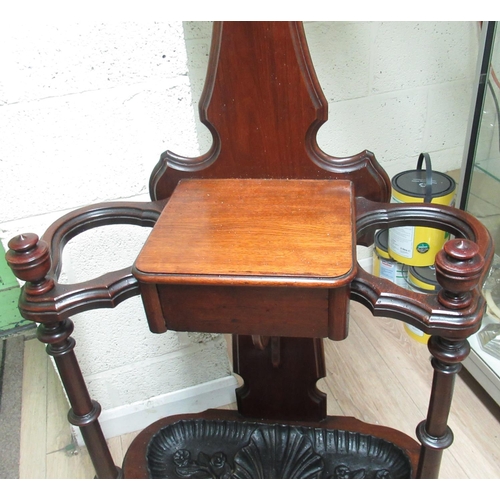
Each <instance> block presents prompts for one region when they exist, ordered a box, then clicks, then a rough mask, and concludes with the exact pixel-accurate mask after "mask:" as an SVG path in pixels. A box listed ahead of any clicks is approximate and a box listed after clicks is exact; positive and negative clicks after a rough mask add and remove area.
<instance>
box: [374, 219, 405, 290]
mask: <svg viewBox="0 0 500 500" xmlns="http://www.w3.org/2000/svg"><path fill="white" fill-rule="evenodd" d="M388 238H389V230H388V229H382V230H380V231H377V233H376V234H375V241H374V246H373V275H374V276H377V277H379V278H385V279H388V280H389V281H392V282H393V283H395V284H396V285H399V286H402V287H403V288H406V279H405V277H404V275H403V267H405V266H404V265H403V264H401V263H400V262H397V261H395V260H394V259H392V258H391V256H390V255H389V249H388Z"/></svg>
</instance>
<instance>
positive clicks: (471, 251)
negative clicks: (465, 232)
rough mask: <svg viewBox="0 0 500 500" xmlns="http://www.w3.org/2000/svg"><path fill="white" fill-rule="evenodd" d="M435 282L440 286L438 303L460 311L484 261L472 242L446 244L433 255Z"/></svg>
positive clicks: (451, 241)
mask: <svg viewBox="0 0 500 500" xmlns="http://www.w3.org/2000/svg"><path fill="white" fill-rule="evenodd" d="M435 268H436V279H437V281H438V282H439V284H440V285H441V286H442V290H441V291H440V292H439V294H438V300H439V302H440V303H441V304H442V305H444V306H445V307H448V308H450V309H464V308H466V307H468V306H469V305H470V304H471V302H472V294H471V291H472V290H473V289H474V288H475V287H476V286H477V285H478V283H479V279H480V278H481V274H482V272H483V269H484V259H483V257H482V256H481V255H480V254H479V247H478V245H477V244H476V243H474V242H473V241H470V240H466V239H461V238H457V239H453V240H450V241H447V242H446V243H445V245H444V247H443V249H442V250H441V251H440V252H439V253H438V254H437V256H436V263H435Z"/></svg>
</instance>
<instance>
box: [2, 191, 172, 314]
mask: <svg viewBox="0 0 500 500" xmlns="http://www.w3.org/2000/svg"><path fill="white" fill-rule="evenodd" d="M165 203H166V201H165V200H164V201H161V202H111V203H100V204H96V205H91V206H88V207H85V208H82V209H78V210H74V211H72V212H70V213H68V214H67V215H65V216H63V217H61V218H60V219H58V220H57V221H55V222H54V223H53V224H52V225H51V226H50V227H49V228H48V229H47V231H46V232H45V233H44V235H43V237H42V238H41V239H40V240H39V239H38V237H37V236H36V235H34V234H24V235H20V236H17V237H15V238H13V239H12V240H11V241H10V242H9V248H10V250H9V251H8V252H7V255H6V258H7V261H8V263H9V265H10V267H11V268H12V270H13V272H14V274H15V275H16V276H17V277H18V278H19V279H21V280H23V281H25V282H26V284H25V285H24V286H23V289H22V292H21V297H20V300H19V308H20V311H21V314H22V315H23V316H24V317H25V318H27V319H30V320H32V321H36V322H38V323H51V322H58V321H62V320H64V319H67V318H69V317H71V316H73V315H74V314H77V313H79V312H83V311H88V310H91V309H97V308H109V307H115V306H116V305H118V304H119V303H120V302H122V301H123V300H125V299H127V298H130V297H132V296H134V295H138V294H139V287H138V284H137V280H136V279H135V278H134V276H133V275H132V272H131V266H130V267H127V268H125V269H121V270H119V271H113V272H110V273H106V274H104V275H102V276H100V277H98V278H95V279H92V280H88V281H85V282H82V283H76V284H61V283H58V281H57V280H58V277H59V274H60V271H61V267H62V253H63V250H64V247H65V245H66V244H67V243H68V242H69V241H70V240H71V239H72V238H74V237H75V236H77V235H79V234H81V233H83V232H84V231H87V230H89V229H92V228H96V227H101V226H107V225H112V224H131V225H136V226H142V227H153V226H154V224H155V223H156V220H157V219H158V217H159V215H160V214H161V211H162V209H163V207H164V205H165Z"/></svg>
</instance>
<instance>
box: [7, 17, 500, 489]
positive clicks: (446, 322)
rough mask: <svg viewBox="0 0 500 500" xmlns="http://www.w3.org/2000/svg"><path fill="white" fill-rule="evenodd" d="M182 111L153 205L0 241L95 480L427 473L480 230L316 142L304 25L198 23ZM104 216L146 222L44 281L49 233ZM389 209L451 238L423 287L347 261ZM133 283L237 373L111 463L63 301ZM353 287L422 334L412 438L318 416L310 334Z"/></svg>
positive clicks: (334, 318)
mask: <svg viewBox="0 0 500 500" xmlns="http://www.w3.org/2000/svg"><path fill="white" fill-rule="evenodd" d="M332 64H333V62H332ZM199 110H200V119H201V121H202V123H203V124H205V126H207V128H208V129H209V130H210V132H211V134H212V146H211V148H210V149H209V151H208V152H207V153H205V154H204V155H202V156H199V157H196V158H186V157H182V156H179V155H176V154H175V153H172V152H170V151H166V152H165V153H163V154H162V155H161V157H160V161H159V162H158V164H157V165H156V167H155V168H154V170H153V172H152V174H151V178H150V194H151V200H152V201H151V202H147V203H141V202H138V203H129V202H124V203H121V202H116V203H101V204H96V205H92V206H89V207H86V208H83V209H80V210H76V211H74V212H71V213H70V214H68V215H66V216H65V217H63V218H61V219H59V220H58V221H56V222H55V223H54V224H53V225H52V226H51V227H50V228H49V229H48V230H47V231H46V233H45V234H44V235H43V237H42V238H41V239H39V238H38V236H36V235H34V234H32V233H25V234H22V235H19V236H17V237H15V238H13V239H12V240H11V241H10V243H9V247H10V250H9V251H8V253H7V261H8V263H9V265H10V266H11V268H12V270H13V271H14V273H15V274H16V276H17V277H18V278H19V279H21V280H23V281H25V282H26V283H25V285H24V287H23V289H22V292H21V297H20V302H19V307H20V311H21V313H22V314H23V316H24V317H25V318H27V319H30V320H32V321H36V322H38V323H40V326H39V328H38V338H39V339H40V341H42V342H44V343H46V344H47V352H48V354H49V355H51V356H53V357H54V360H55V364H56V366H57V369H58V370H59V373H60V376H61V380H62V382H63V385H64V387H65V390H66V393H67V395H68V399H69V401H70V404H71V410H70V413H69V420H70V422H71V423H72V424H74V425H77V426H79V427H80V429H81V431H82V436H83V439H84V441H85V443H86V446H87V448H88V450H89V453H90V456H91V459H92V461H93V464H94V467H95V470H96V477H98V478H122V477H124V478H209V477H210V478H384V479H385V478H435V477H438V474H439V466H440V462H441V456H442V453H443V451H444V450H445V449H446V448H447V447H449V446H450V445H451V444H452V441H453V434H452V432H451V430H450V429H449V427H448V425H447V422H448V415H449V411H450V406H451V401H452V394H453V382H454V378H455V375H456V373H457V372H458V371H459V370H460V368H461V361H463V359H465V357H466V356H467V355H468V352H469V345H468V342H467V338H468V337H469V336H470V335H472V334H473V333H475V332H476V331H477V330H478V329H479V328H480V325H481V321H482V316H483V314H484V310H485V302H484V299H483V297H482V295H481V287H482V284H483V282H484V280H485V278H486V274H487V272H488V269H489V267H490V264H491V261H492V257H493V245H492V240H491V237H490V235H489V233H488V231H487V230H486V229H485V228H484V226H483V225H482V224H481V223H480V222H479V221H477V220H476V219H475V218H474V217H472V216H471V215H470V214H467V213H465V212H463V211H460V210H457V209H455V208H452V207H445V206H442V205H433V204H427V203H414V204H390V203H389V199H390V192H391V184H390V180H389V178H388V177H387V174H386V173H385V171H384V170H383V168H382V167H381V166H380V165H379V163H378V162H377V160H376V159H375V156H374V155H373V153H371V152H369V151H362V152H360V153H359V154H357V155H354V156H351V157H344V158H338V157H334V156H329V155H328V154H326V153H325V152H324V151H322V150H321V149H320V148H319V146H318V144H317V141H316V134H317V131H318V130H319V128H320V127H321V125H322V124H323V123H324V122H325V121H326V120H327V118H328V108H327V102H326V99H325V97H324V95H323V92H322V90H321V87H320V85H319V82H318V80H317V78H316V75H315V71H314V67H313V65H312V62H311V58H310V54H309V51H308V48H307V41H306V37H305V34H304V29H303V26H302V23H301V22H263V21H259V22H216V23H214V26H213V35H212V45H211V50H210V58H209V64H208V70H207V78H206V82H205V87H204V91H203V94H202V97H201V100H200V106H199ZM338 125H339V126H341V125H342V124H338ZM353 133H355V131H353ZM118 223H120V224H124V223H126V224H135V225H141V226H145V227H151V228H153V229H152V231H151V233H150V236H149V238H148V240H147V242H146V244H145V245H144V247H143V249H142V251H141V252H140V254H139V255H138V257H137V260H136V261H135V263H133V265H132V263H131V266H130V267H129V268H126V269H123V270H120V271H116V272H113V273H108V274H106V275H104V276H102V277H100V278H97V279H94V280H90V281H88V282H86V283H79V284H72V285H67V284H61V283H58V276H59V273H60V270H61V256H62V251H63V248H64V245H65V244H66V243H67V242H68V241H69V240H70V239H71V238H73V237H74V236H76V235H77V234H80V233H81V232H83V231H86V230H88V229H90V228H94V227H98V226H104V225H108V224H118ZM397 226H427V227H433V228H437V229H441V230H444V231H447V232H449V233H450V234H451V235H453V238H452V239H451V240H450V241H449V242H447V243H446V244H445V246H444V248H443V249H442V250H441V251H440V252H439V253H438V254H437V256H436V262H435V269H436V278H437V280H438V281H439V284H440V287H441V288H440V291H439V292H438V293H435V294H420V293H416V292H413V291H411V290H407V289H403V288H401V287H399V286H397V285H395V284H393V283H391V282H390V281H388V280H385V279H382V278H378V277H375V276H373V275H371V274H369V273H367V272H366V271H365V270H363V269H362V268H361V267H360V266H359V264H358V263H357V260H356V245H364V246H369V245H371V244H372V243H373V240H374V234H375V232H376V231H377V230H381V229H387V228H391V227H397ZM138 294H140V295H141V297H142V299H143V303H144V307H145V310H146V314H147V318H148V322H149V327H150V329H151V331H152V332H157V333H160V332H166V331H168V330H172V331H195V332H196V331H199V332H207V333H225V334H231V335H232V339H233V364H234V366H233V369H234V371H235V373H238V374H239V375H240V376H241V378H242V380H243V384H242V386H241V387H239V388H238V389H237V390H236V397H237V410H235V411H229V410H209V411H207V412H203V413H201V414H197V415H194V414H190V415H175V416H167V417H165V418H164V419H161V420H159V421H158V422H155V423H154V424H152V425H151V426H149V427H148V428H146V429H145V430H144V431H142V432H141V433H140V434H139V435H138V436H137V438H136V439H135V440H134V441H133V443H132V444H131V446H130V448H129V451H128V452H127V454H126V457H125V460H124V463H123V464H120V465H121V467H120V466H117V465H116V464H114V463H113V460H112V458H111V454H110V452H109V449H108V447H107V445H106V440H105V438H104V436H103V433H102V430H101V428H100V425H99V419H98V417H99V413H100V405H99V403H97V402H96V401H94V400H92V398H91V396H90V394H89V392H88V390H87V387H86V384H85V381H84V379H83V377H82V374H81V371H80V368H79V366H78V362H77V359H76V355H75V352H74V345H75V342H74V340H73V338H72V337H71V334H72V331H73V323H72V321H71V319H70V318H71V317H72V316H73V315H74V314H77V313H79V312H82V311H87V310H91V309H96V308H102V307H115V306H116V305H117V304H119V303H121V302H122V301H124V300H126V299H128V298H130V297H132V296H135V295H138ZM350 300H356V301H358V302H360V303H362V304H363V305H365V306H366V307H368V308H369V309H370V311H371V312H372V313H373V314H374V315H377V316H386V317H391V318H395V319H398V320H401V321H405V322H407V323H410V324H412V325H414V326H416V327H417V328H420V329H421V330H423V331H425V332H427V333H429V334H430V336H431V337H430V340H429V343H428V346H429V350H430V352H431V354H432V366H433V368H434V376H433V380H432V383H431V384H430V401H429V407H428V412H427V418H426V419H425V420H424V421H423V422H421V423H418V425H417V430H416V437H417V440H418V441H417V440H415V439H413V438H412V437H410V436H407V435H405V434H403V433H401V432H399V431H397V430H395V429H390V428H387V427H383V426H378V425H377V426H375V425H371V424H367V423H364V422H361V421H359V420H356V419H354V418H352V417H339V416H329V415H327V413H326V395H325V394H323V393H322V392H321V391H319V390H318V389H317V387H316V383H317V381H318V380H319V379H321V378H322V377H324V376H325V361H324V352H323V342H330V341H342V340H343V339H345V338H346V336H347V334H348V316H349V303H350ZM416 424H417V423H416Z"/></svg>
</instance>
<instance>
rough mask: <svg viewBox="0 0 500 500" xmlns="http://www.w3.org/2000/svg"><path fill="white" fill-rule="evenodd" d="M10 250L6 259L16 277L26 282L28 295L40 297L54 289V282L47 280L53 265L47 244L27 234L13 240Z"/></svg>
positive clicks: (10, 243) (35, 236) (31, 234)
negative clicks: (39, 295)
mask: <svg viewBox="0 0 500 500" xmlns="http://www.w3.org/2000/svg"><path fill="white" fill-rule="evenodd" d="M9 249H10V250H8V251H7V254H6V255H5V258H6V260H7V263H8V264H9V266H10V268H11V269H12V272H13V273H14V274H15V275H16V277H17V278H19V279H20V280H22V281H26V287H25V290H26V293H28V294H29V295H38V294H42V293H45V292H48V291H49V290H50V289H52V288H53V286H54V281H53V280H52V279H50V278H47V273H48V272H49V270H50V265H51V262H50V254H49V247H48V245H47V243H45V242H44V241H40V240H39V238H38V236H37V235H36V234H33V233H26V234H21V235H19V236H16V237H14V238H12V239H11V240H10V241H9Z"/></svg>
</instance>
